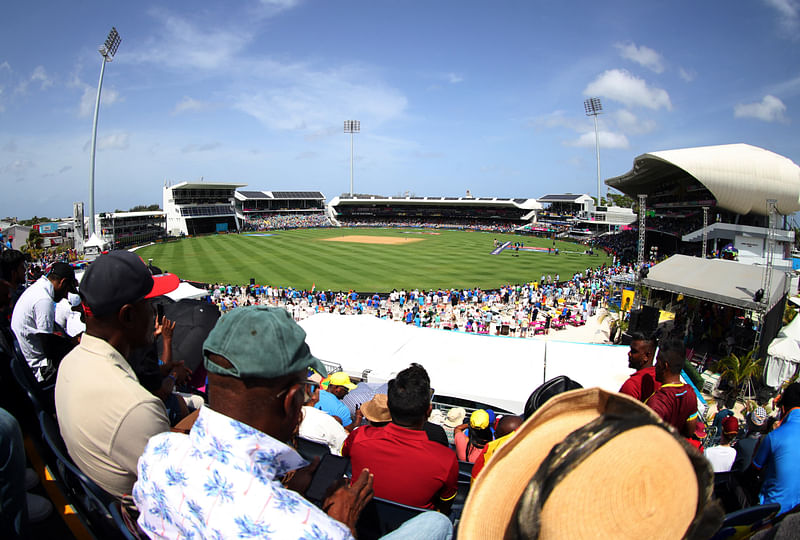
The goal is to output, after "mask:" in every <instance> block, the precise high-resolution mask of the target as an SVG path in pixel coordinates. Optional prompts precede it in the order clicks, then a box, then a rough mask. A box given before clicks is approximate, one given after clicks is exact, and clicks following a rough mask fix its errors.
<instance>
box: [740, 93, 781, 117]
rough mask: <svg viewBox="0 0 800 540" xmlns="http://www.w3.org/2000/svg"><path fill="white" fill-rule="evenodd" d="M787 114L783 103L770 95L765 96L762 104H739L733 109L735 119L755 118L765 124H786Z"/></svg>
mask: <svg viewBox="0 0 800 540" xmlns="http://www.w3.org/2000/svg"><path fill="white" fill-rule="evenodd" d="M785 112H786V105H784V104H783V101H781V100H780V99H778V98H776V97H775V96H773V95H770V94H767V95H766V96H764V99H762V100H761V102H756V103H739V104H738V105H736V106H734V107H733V116H734V117H735V118H755V119H757V120H763V121H764V122H786V117H785V116H784V114H783V113H785Z"/></svg>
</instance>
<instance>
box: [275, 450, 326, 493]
mask: <svg viewBox="0 0 800 540" xmlns="http://www.w3.org/2000/svg"><path fill="white" fill-rule="evenodd" d="M319 461H320V458H319V456H318V457H315V458H314V459H313V460H312V461H311V463H309V464H308V465H306V466H305V467H303V468H302V469H297V470H295V471H292V472H293V473H294V474H292V475H291V478H289V479H288V480H287V481H286V482H284V486H285V487H286V488H287V489H291V490H292V491H296V492H297V493H299V494H300V495H304V494H305V492H306V490H307V489H308V486H310V485H311V480H312V479H313V478H314V473H315V472H317V467H319ZM287 476H288V475H287Z"/></svg>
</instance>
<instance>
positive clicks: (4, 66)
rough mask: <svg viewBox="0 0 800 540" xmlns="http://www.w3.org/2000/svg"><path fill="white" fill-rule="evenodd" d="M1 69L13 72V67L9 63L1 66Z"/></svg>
mask: <svg viewBox="0 0 800 540" xmlns="http://www.w3.org/2000/svg"><path fill="white" fill-rule="evenodd" d="M0 69H6V70H8V71H11V65H10V64H9V63H8V62H3V63H2V64H0Z"/></svg>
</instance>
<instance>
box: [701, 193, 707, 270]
mask: <svg viewBox="0 0 800 540" xmlns="http://www.w3.org/2000/svg"><path fill="white" fill-rule="evenodd" d="M707 245H708V206H704V207H703V253H702V254H701V255H700V257H702V258H703V259H705V258H706V246H707Z"/></svg>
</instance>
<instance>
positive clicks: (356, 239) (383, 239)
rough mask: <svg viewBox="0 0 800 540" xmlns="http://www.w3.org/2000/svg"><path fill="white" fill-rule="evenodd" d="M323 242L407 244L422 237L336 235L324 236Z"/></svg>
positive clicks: (420, 239)
mask: <svg viewBox="0 0 800 540" xmlns="http://www.w3.org/2000/svg"><path fill="white" fill-rule="evenodd" d="M324 241H325V242H350V243H352V244H390V245H394V244H409V243H411V242H421V241H422V238H397V237H394V236H358V235H353V236H337V237H336V238H326V239H325V240H324Z"/></svg>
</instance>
